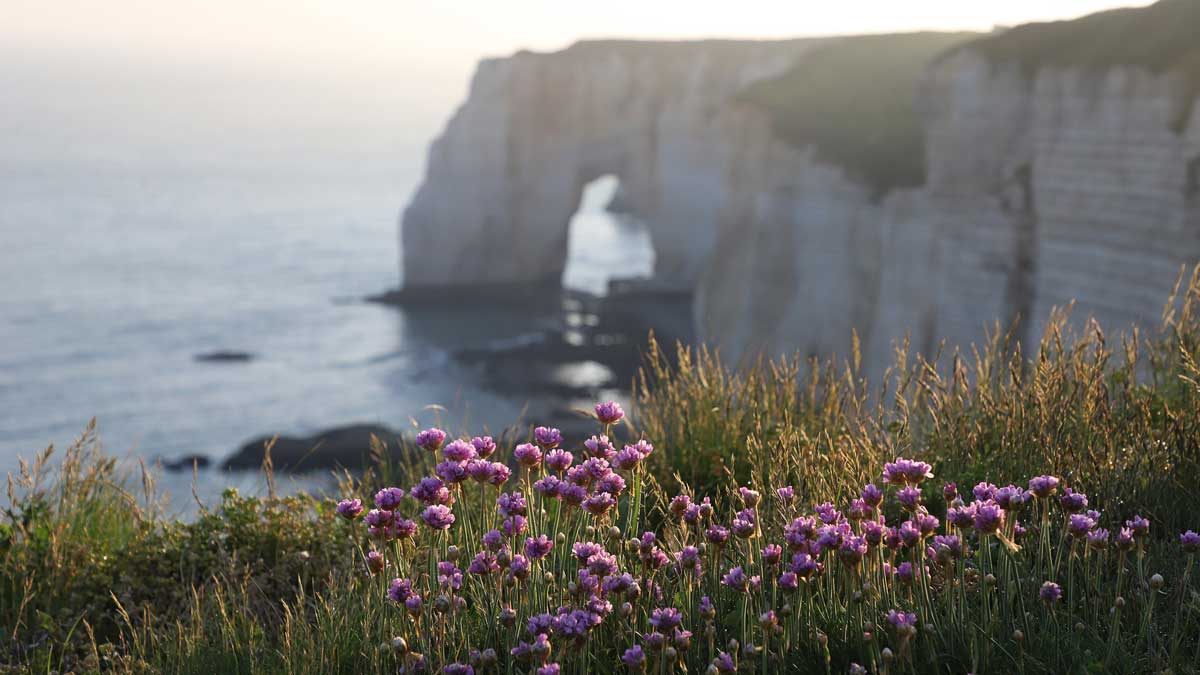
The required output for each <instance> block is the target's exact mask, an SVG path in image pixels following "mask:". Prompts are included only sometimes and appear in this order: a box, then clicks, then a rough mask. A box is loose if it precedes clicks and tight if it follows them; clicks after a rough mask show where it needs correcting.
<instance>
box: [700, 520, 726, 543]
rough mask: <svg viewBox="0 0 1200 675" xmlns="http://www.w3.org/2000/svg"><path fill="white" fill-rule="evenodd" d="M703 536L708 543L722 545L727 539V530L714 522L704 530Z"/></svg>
mask: <svg viewBox="0 0 1200 675" xmlns="http://www.w3.org/2000/svg"><path fill="white" fill-rule="evenodd" d="M704 536H705V538H707V539H708V541H709V542H710V543H712V544H714V545H716V546H724V545H725V542H727V541H729V530H728V529H726V528H724V527H721V526H720V525H716V524H714V525H710V526H709V528H708V529H707V530H705V531H704Z"/></svg>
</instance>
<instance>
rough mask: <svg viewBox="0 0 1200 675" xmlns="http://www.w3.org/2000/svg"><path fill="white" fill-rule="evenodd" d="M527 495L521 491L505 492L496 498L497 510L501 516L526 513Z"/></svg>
mask: <svg viewBox="0 0 1200 675" xmlns="http://www.w3.org/2000/svg"><path fill="white" fill-rule="evenodd" d="M525 508H526V506H525V496H524V495H522V494H521V493H520V492H505V493H503V494H501V495H500V496H499V497H497V498H496V511H497V512H498V513H499V514H500V517H501V518H508V517H509V516H513V515H518V516H523V515H525Z"/></svg>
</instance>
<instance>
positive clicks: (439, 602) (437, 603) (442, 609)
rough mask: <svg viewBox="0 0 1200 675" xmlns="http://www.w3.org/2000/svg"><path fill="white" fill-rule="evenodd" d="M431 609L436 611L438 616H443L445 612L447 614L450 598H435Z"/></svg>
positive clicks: (443, 596) (441, 596)
mask: <svg viewBox="0 0 1200 675" xmlns="http://www.w3.org/2000/svg"><path fill="white" fill-rule="evenodd" d="M433 608H434V609H435V610H437V612H438V613H439V614H445V613H446V612H449V611H450V598H447V597H446V596H445V595H439V596H437V599H436V600H434V601H433Z"/></svg>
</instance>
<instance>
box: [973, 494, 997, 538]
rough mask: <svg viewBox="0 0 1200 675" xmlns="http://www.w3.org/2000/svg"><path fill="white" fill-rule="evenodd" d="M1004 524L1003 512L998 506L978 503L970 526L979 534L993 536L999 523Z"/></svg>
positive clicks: (989, 502)
mask: <svg viewBox="0 0 1200 675" xmlns="http://www.w3.org/2000/svg"><path fill="white" fill-rule="evenodd" d="M1003 522H1004V511H1003V510H1002V509H1001V508H1000V505H999V504H996V503H995V502H991V501H987V502H983V503H980V504H978V505H977V506H976V508H975V517H974V518H973V519H972V522H971V524H972V526H973V527H974V528H975V531H976V532H978V533H980V534H995V533H996V532H997V531H998V530H999V529H1000V525H1001V523H1003Z"/></svg>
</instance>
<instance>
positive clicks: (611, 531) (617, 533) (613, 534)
mask: <svg viewBox="0 0 1200 675" xmlns="http://www.w3.org/2000/svg"><path fill="white" fill-rule="evenodd" d="M608 538H609V539H611V540H612V541H617V540H619V539H620V538H621V528H619V527H617V526H616V525H613V526H612V527H610V528H608Z"/></svg>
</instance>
